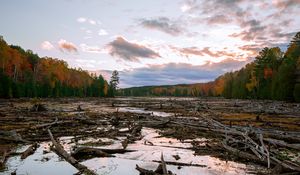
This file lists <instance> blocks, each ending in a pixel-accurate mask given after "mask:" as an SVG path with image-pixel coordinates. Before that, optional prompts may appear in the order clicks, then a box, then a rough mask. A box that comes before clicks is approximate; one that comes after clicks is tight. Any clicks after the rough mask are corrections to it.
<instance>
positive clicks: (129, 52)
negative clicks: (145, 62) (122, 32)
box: [107, 37, 160, 61]
mask: <svg viewBox="0 0 300 175" xmlns="http://www.w3.org/2000/svg"><path fill="white" fill-rule="evenodd" d="M107 49H108V52H109V54H110V55H112V56H114V57H119V58H121V59H124V60H126V61H139V59H140V58H158V57H160V55H159V54H158V53H157V52H155V51H154V50H152V49H150V48H148V47H146V46H144V45H140V44H137V43H134V42H129V41H127V40H126V39H124V38H123V37H117V38H116V39H115V40H114V41H112V42H110V43H109V44H107Z"/></svg>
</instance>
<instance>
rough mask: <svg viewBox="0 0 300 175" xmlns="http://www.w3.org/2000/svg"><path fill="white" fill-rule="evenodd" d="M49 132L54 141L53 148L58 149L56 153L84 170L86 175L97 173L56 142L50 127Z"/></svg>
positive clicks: (81, 170) (79, 169)
mask: <svg viewBox="0 0 300 175" xmlns="http://www.w3.org/2000/svg"><path fill="white" fill-rule="evenodd" d="M48 134H49V136H50V139H51V141H52V144H53V145H54V147H53V149H54V150H55V151H56V153H57V154H58V155H59V156H61V157H63V158H64V159H65V160H66V161H67V162H69V163H70V164H71V165H73V166H74V167H75V168H76V169H77V170H78V171H80V172H82V173H83V174H86V175H96V173H95V172H94V171H92V170H90V169H88V168H87V167H86V166H85V165H82V164H80V163H79V162H78V161H77V160H76V159H75V158H74V157H72V156H71V155H70V154H68V153H67V152H66V151H65V150H64V148H63V147H62V146H61V145H60V143H58V142H56V140H55V139H54V137H53V135H52V133H51V131H50V129H48Z"/></svg>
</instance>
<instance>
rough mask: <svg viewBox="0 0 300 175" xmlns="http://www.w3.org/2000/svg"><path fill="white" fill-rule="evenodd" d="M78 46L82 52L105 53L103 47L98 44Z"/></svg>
mask: <svg viewBox="0 0 300 175" xmlns="http://www.w3.org/2000/svg"><path fill="white" fill-rule="evenodd" d="M80 48H81V50H82V51H83V52H88V53H106V52H105V51H104V49H102V48H100V47H98V46H89V45H87V44H80Z"/></svg>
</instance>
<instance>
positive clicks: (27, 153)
mask: <svg viewBox="0 0 300 175" xmlns="http://www.w3.org/2000/svg"><path fill="white" fill-rule="evenodd" d="M37 148H38V144H37V143H34V144H32V145H31V146H29V147H28V148H27V149H26V150H25V151H24V152H23V153H22V154H21V159H26V158H27V157H28V156H30V155H32V154H33V153H34V152H35V151H36V149H37Z"/></svg>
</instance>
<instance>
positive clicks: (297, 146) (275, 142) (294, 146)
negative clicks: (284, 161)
mask: <svg viewBox="0 0 300 175" xmlns="http://www.w3.org/2000/svg"><path fill="white" fill-rule="evenodd" d="M264 141H267V142H269V143H271V144H273V145H277V146H282V147H286V148H292V149H296V150H300V144H289V143H286V142H285V141H282V140H276V139H272V138H264Z"/></svg>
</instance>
